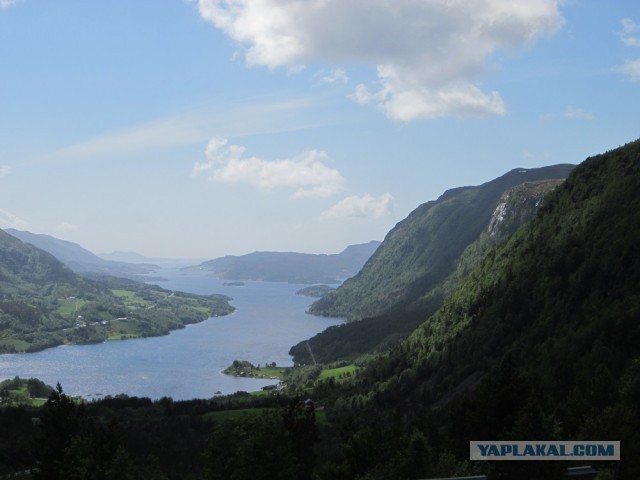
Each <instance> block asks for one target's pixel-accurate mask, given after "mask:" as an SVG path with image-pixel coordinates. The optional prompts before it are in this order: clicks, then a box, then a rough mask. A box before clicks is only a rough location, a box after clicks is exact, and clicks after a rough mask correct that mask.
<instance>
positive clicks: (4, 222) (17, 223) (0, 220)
mask: <svg viewBox="0 0 640 480" xmlns="http://www.w3.org/2000/svg"><path fill="white" fill-rule="evenodd" d="M28 224H29V223H28V222H26V221H25V220H22V219H21V218H20V217H18V216H17V215H14V214H13V213H11V212H7V211H6V210H3V209H1V208H0V228H15V229H17V230H23V229H25V228H27V225H28Z"/></svg>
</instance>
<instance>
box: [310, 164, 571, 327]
mask: <svg viewBox="0 0 640 480" xmlns="http://www.w3.org/2000/svg"><path fill="white" fill-rule="evenodd" d="M572 169H573V166H572V165H554V166H550V167H543V168H536V169H528V170H526V169H521V168H520V169H515V170H512V171H510V172H508V173H506V174H505V175H503V176H501V177H499V178H496V179H495V180H492V181H490V182H487V183H485V184H482V185H480V186H476V187H461V188H455V189H452V190H448V191H446V192H445V193H444V194H443V195H442V196H441V197H440V198H438V199H437V200H435V201H431V202H427V203H425V204H423V205H421V206H419V207H418V208H416V209H415V210H414V211H413V212H411V213H410V214H409V216H408V217H407V218H406V219H404V220H403V221H401V222H400V223H398V224H397V225H396V226H395V227H394V228H393V229H392V230H391V231H390V232H389V233H388V234H387V236H386V237H385V239H384V241H383V242H382V245H381V246H380V248H379V249H378V250H377V251H376V252H375V254H374V255H373V256H372V257H371V258H370V259H369V261H367V263H366V264H365V265H364V267H363V268H362V270H361V271H360V272H359V273H358V274H357V275H355V276H354V277H352V278H350V279H349V280H347V281H345V282H344V284H342V285H341V286H340V287H339V288H338V289H336V290H335V291H334V292H332V293H330V294H329V295H326V296H325V297H323V298H322V299H320V300H318V301H317V302H315V303H314V304H313V305H312V306H311V308H310V313H313V314H315V315H326V316H332V317H345V318H347V319H348V320H360V319H362V318H366V317H372V316H375V315H380V314H382V313H384V312H385V311H388V310H391V309H393V308H394V307H395V306H397V305H403V306H406V305H407V304H410V303H412V302H415V301H417V300H418V299H420V297H423V296H424V295H426V294H428V292H429V291H431V290H432V289H433V288H435V287H437V286H438V285H439V284H440V283H441V282H442V281H443V280H444V279H446V278H447V276H449V275H451V273H452V272H453V271H454V270H455V268H456V265H457V263H458V261H459V259H460V256H461V255H462V253H463V252H464V250H465V248H467V247H468V246H469V245H470V244H471V243H472V242H474V241H475V240H477V239H478V237H479V236H480V234H481V233H482V231H483V230H484V229H485V228H487V225H488V224H489V221H490V219H491V216H492V214H493V212H494V210H495V208H496V206H497V205H498V202H499V200H500V198H501V196H502V195H503V194H504V193H505V191H506V190H508V189H509V188H512V187H514V186H516V185H520V184H522V183H525V182H535V181H539V180H549V179H561V178H565V177H566V176H567V175H568V174H569V172H571V170H572Z"/></svg>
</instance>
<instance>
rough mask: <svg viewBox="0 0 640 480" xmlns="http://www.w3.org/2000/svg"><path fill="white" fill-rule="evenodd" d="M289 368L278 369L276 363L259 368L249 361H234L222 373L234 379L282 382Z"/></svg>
mask: <svg viewBox="0 0 640 480" xmlns="http://www.w3.org/2000/svg"><path fill="white" fill-rule="evenodd" d="M287 370H289V367H278V366H277V365H276V362H273V363H267V364H266V365H265V366H264V367H261V366H260V364H258V365H257V366H256V365H254V364H253V363H251V362H249V361H247V360H234V361H233V363H232V364H231V365H230V366H228V367H227V368H225V369H224V370H223V371H222V373H224V374H225V375H232V376H234V377H246V378H268V379H272V380H282V379H283V378H284V375H285V374H286V372H287Z"/></svg>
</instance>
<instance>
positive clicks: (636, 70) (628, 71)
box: [616, 58, 640, 81]
mask: <svg viewBox="0 0 640 480" xmlns="http://www.w3.org/2000/svg"><path fill="white" fill-rule="evenodd" d="M616 71H618V72H620V73H623V74H624V75H627V76H628V77H629V78H630V79H631V80H634V81H640V58H638V59H636V60H627V61H626V62H624V64H622V65H620V66H619V67H618V68H616Z"/></svg>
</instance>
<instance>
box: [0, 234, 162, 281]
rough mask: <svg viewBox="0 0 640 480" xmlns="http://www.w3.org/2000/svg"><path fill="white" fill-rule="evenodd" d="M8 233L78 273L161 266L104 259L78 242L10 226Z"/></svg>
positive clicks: (129, 272)
mask: <svg viewBox="0 0 640 480" xmlns="http://www.w3.org/2000/svg"><path fill="white" fill-rule="evenodd" d="M5 231H6V232H7V233H8V234H10V235H11V236H13V237H16V238H17V239H19V240H22V241H23V242H25V243H29V244H31V245H33V246H35V247H37V248H40V249H42V250H44V251H45V252H49V253H50V254H51V255H53V256H54V257H56V258H57V259H58V260H60V261H61V262H62V263H64V264H65V265H66V266H67V267H69V268H70V269H71V270H73V271H74V272H77V273H84V272H92V273H102V274H107V275H115V276H129V275H138V274H146V273H150V272H152V271H154V270H158V269H159V268H160V267H158V266H157V265H151V264H133V263H126V262H114V261H111V260H103V259H102V258H100V257H98V256H97V255H94V254H93V253H91V252H90V251H89V250H86V249H84V248H82V247H81V246H80V245H78V244H77V243H73V242H68V241H66V240H60V239H59V238H55V237H52V236H50V235H41V234H35V233H31V232H25V231H21V230H15V229H13V228H9V229H6V230H5Z"/></svg>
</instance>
